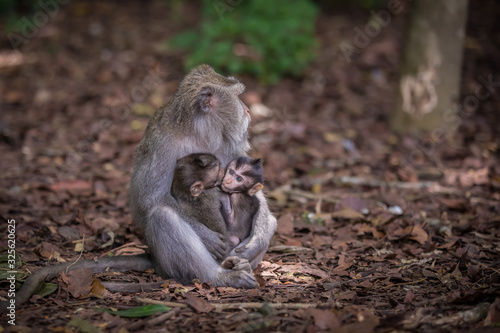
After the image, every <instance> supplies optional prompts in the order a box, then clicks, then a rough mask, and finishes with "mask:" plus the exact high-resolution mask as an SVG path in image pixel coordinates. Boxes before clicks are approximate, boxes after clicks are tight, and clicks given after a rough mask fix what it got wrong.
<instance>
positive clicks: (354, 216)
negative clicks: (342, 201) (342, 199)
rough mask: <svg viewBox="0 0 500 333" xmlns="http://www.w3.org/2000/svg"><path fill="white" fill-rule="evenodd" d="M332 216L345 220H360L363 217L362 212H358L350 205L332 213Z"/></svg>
mask: <svg viewBox="0 0 500 333" xmlns="http://www.w3.org/2000/svg"><path fill="white" fill-rule="evenodd" d="M332 216H333V217H334V218H335V217H336V218H341V219H346V220H362V219H364V218H365V217H364V216H363V214H361V213H358V212H357V211H355V210H354V209H352V208H350V207H344V208H342V209H341V210H339V211H337V212H334V213H332Z"/></svg>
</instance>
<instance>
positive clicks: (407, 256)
mask: <svg viewBox="0 0 500 333" xmlns="http://www.w3.org/2000/svg"><path fill="white" fill-rule="evenodd" d="M472 3H474V2H472ZM61 6H62V7H61V9H60V11H59V12H58V13H57V15H55V16H54V17H53V18H50V21H49V23H48V24H47V25H46V26H45V27H43V28H41V29H40V30H39V31H38V34H37V36H35V37H33V38H30V39H29V40H28V42H27V43H26V44H25V45H23V46H22V49H21V50H22V52H21V53H15V52H13V51H12V47H11V46H10V44H9V41H8V40H7V38H3V39H1V40H0V108H1V113H0V154H1V156H2V157H1V159H0V169H1V170H2V172H1V175H0V184H1V186H0V215H1V219H2V222H1V224H0V234H1V235H2V236H1V241H2V242H1V243H0V245H1V248H2V254H3V253H7V245H8V244H7V235H8V232H9V229H8V223H7V221H9V220H15V223H16V229H15V237H16V243H15V245H16V247H15V250H16V251H17V254H18V255H19V256H20V257H21V258H22V260H23V262H24V263H23V264H22V266H21V267H20V272H21V273H20V274H19V276H18V278H19V279H21V277H25V276H26V275H27V274H29V273H30V272H33V271H35V270H36V269H37V268H40V267H43V266H47V265H54V264H55V263H57V262H65V261H70V260H75V259H78V258H80V256H81V257H82V258H86V259H90V258H99V257H102V256H107V255H110V254H113V255H126V254H134V253H143V252H144V251H145V247H144V245H143V244H142V243H141V241H140V240H139V238H138V237H137V236H136V235H135V234H134V230H133V228H132V221H131V217H130V212H129V209H128V206H127V186H128V182H129V179H130V172H131V169H132V166H133V161H134V150H135V148H136V146H137V144H138V142H139V140H140V139H141V137H142V134H143V131H144V129H145V126H146V124H147V122H148V119H149V117H150V115H151V114H152V113H153V112H154V110H155V109H156V108H158V107H159V106H160V105H162V104H164V103H165V102H167V101H168V100H169V99H170V98H171V97H172V96H173V94H174V92H175V90H176V88H177V86H178V84H179V82H180V80H181V79H182V77H183V75H184V71H183V68H182V54H181V53H178V52H173V51H167V50H166V49H165V47H164V45H165V41H166V40H167V39H168V38H170V37H172V36H174V35H175V34H176V33H178V32H179V31H181V30H182V29H183V28H184V27H186V26H192V25H194V24H195V23H196V22H198V18H199V13H198V11H197V10H196V9H195V8H192V7H189V5H186V6H184V7H183V8H182V9H181V13H177V14H176V15H178V16H179V17H183V20H182V22H179V20H178V19H177V20H176V19H175V18H172V19H169V15H171V14H169V13H171V11H170V10H169V7H168V3H167V2H165V1H151V2H148V5H147V6H141V5H140V2H133V1H130V2H125V5H124V4H123V3H120V2H115V1H109V2H99V3H97V2H84V1H74V2H70V3H68V4H67V5H61ZM472 6H473V7H472V8H471V12H470V16H469V27H468V29H467V38H466V48H465V60H464V66H463V82H462V88H461V91H462V97H466V96H473V95H474V93H475V92H476V91H477V89H489V90H488V92H489V94H488V95H487V98H485V99H483V100H482V101H481V102H480V104H479V105H478V107H477V109H476V110H475V111H474V112H472V113H463V114H460V117H459V118H458V121H459V122H460V124H461V125H460V128H459V131H458V132H457V135H456V136H455V137H454V138H453V140H451V141H448V142H439V143H438V142H434V141H432V140H431V139H430V138H420V139H416V138H413V137H411V136H406V135H395V134H394V133H391V132H390V130H389V128H388V119H389V117H390V110H391V107H392V105H393V102H394V91H395V86H396V82H397V78H398V75H397V69H398V61H399V54H400V48H401V43H402V41H403V30H404V23H405V17H404V15H400V16H395V17H393V20H392V21H391V23H390V24H389V25H388V26H387V27H385V28H384V29H382V31H381V33H380V34H379V35H378V36H376V37H374V38H373V40H371V41H370V43H369V45H368V46H367V47H366V48H364V49H362V50H360V52H359V54H357V55H356V56H354V57H353V59H352V61H351V62H350V63H348V62H347V61H346V58H345V57H344V55H343V54H342V53H341V51H340V49H339V44H340V42H341V41H350V42H352V40H353V38H354V35H355V32H354V30H353V29H354V28H355V27H360V28H363V27H364V26H365V24H366V23H367V22H368V20H369V14H368V13H366V12H362V11H356V10H338V9H336V8H332V9H330V10H324V11H323V12H322V14H321V15H320V18H319V20H318V24H317V37H318V39H319V40H320V42H321V49H320V51H319V55H318V59H317V61H316V62H315V63H314V64H313V65H312V66H311V68H310V70H309V71H308V72H307V73H306V74H305V76H304V78H302V79H291V78H285V79H283V80H282V81H281V82H279V83H278V84H276V85H273V86H268V87H264V86H262V85H260V84H259V83H258V82H257V81H256V80H254V79H252V78H249V77H241V78H240V79H241V80H242V81H243V82H244V83H245V84H246V85H247V90H246V93H245V94H244V95H243V99H244V101H245V102H246V103H247V105H249V106H250V108H251V111H252V116H253V119H252V124H251V128H250V133H251V143H252V145H253V150H252V152H251V153H252V155H254V156H259V157H262V158H263V159H264V164H265V168H264V175H265V178H266V183H265V192H266V194H267V196H268V198H269V201H270V206H271V209H272V210H273V212H274V214H275V215H276V217H277V218H278V230H277V232H276V235H275V237H274V238H273V240H272V244H271V246H270V248H269V253H268V254H267V255H266V257H265V258H264V261H263V262H262V265H261V266H260V268H259V269H258V270H257V272H256V274H257V275H258V276H259V278H258V280H259V283H260V287H259V288H258V289H252V290H237V289H232V288H214V287H211V286H210V285H208V284H203V285H200V284H195V285H191V286H183V285H180V284H178V283H176V282H174V281H168V282H167V283H166V284H164V285H163V287H162V288H159V289H158V290H157V291H154V292H142V293H125V292H122V293H110V292H108V291H106V290H105V289H102V288H99V286H100V285H101V283H100V281H115V282H129V283H138V282H141V283H145V282H156V281H161V279H160V278H159V277H158V276H156V275H155V274H154V273H153V272H143V273H138V272H131V273H120V274H117V273H111V272H110V273H102V274H97V275H96V276H94V278H95V279H93V278H92V277H91V275H90V273H88V272H87V273H85V272H80V273H79V274H73V275H72V274H61V275H60V276H59V277H58V278H57V279H54V280H53V281H52V283H53V284H52V285H50V284H49V285H46V287H47V288H49V289H50V288H53V289H52V290H55V292H53V293H51V294H49V295H46V296H43V297H42V296H40V295H34V296H33V297H32V298H31V299H30V300H29V301H28V302H27V303H26V304H24V305H22V306H19V307H18V308H17V309H16V312H15V316H16V317H15V321H16V326H11V325H9V324H8V323H7V320H8V319H9V318H7V317H6V316H5V314H2V317H1V318H2V320H1V322H0V325H1V326H0V331H6V332H48V331H52V332H73V331H81V332H99V331H109V332H127V331H129V332H133V331H147V332H155V331H175V332H200V331H207V332H210V331H213V332H220V331H221V330H222V329H223V330H224V331H227V332H231V331H259V332H260V331H273V332H277V331H302V332H317V331H329V330H335V331H336V332H363V333H368V332H393V331H400V332H401V331H405V332H458V331H470V332H490V331H491V332H493V331H495V330H497V329H498V327H499V325H500V191H499V190H500V163H499V162H500V153H499V152H500V146H499V142H500V141H499V138H500V133H499V132H500V131H499V130H498V127H499V126H500V125H499V124H500V122H499V119H500V115H499V112H498V110H499V109H500V93H499V91H498V90H496V91H495V89H498V87H497V85H490V86H489V87H486V86H484V82H485V80H486V81H487V79H488V77H490V78H491V77H492V78H493V81H495V80H497V78H498V73H499V69H500V63H499V61H498V60H499V59H500V47H499V44H500V43H499V37H498V36H499V35H498V31H500V29H499V28H500V27H499V23H498V20H497V18H498V16H499V15H500V5H499V4H498V3H497V2H495V1H493V0H489V1H484V2H480V4H479V5H478V4H477V3H476V4H472ZM235 10H237V9H235ZM485 13H487V14H486V15H485ZM172 16H173V15H172ZM4 37H5V36H4ZM491 75H492V76H491ZM481 87H482V88H481ZM484 91H486V90H484ZM462 100H463V99H462ZM82 243H83V247H82ZM82 249H83V254H82ZM1 258H2V260H1V261H2V262H3V263H5V260H6V259H5V258H4V257H1ZM3 267H5V265H4V266H3ZM3 277H5V275H3ZM54 283H55V284H54ZM0 286H1V290H0V298H1V299H2V300H5V299H8V289H9V282H7V281H6V280H2V281H1V282H0ZM92 286H94V289H92V290H91V287H92ZM154 301H165V302H171V303H174V304H173V307H172V304H170V305H171V307H172V309H173V310H171V311H169V312H167V313H166V314H165V313H155V314H152V315H149V316H147V317H143V318H127V317H123V316H118V315H115V314H111V313H108V312H102V309H107V310H124V309H131V308H135V307H138V306H143V305H146V304H149V303H152V302H154ZM255 303H257V305H255ZM230 304H233V305H232V306H230Z"/></svg>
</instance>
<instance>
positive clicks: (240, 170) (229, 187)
mask: <svg viewBox="0 0 500 333" xmlns="http://www.w3.org/2000/svg"><path fill="white" fill-rule="evenodd" d="M248 171H251V167H250V166H249V165H248V164H243V165H237V163H236V162H235V160H233V161H231V163H229V165H228V166H227V169H226V173H225V175H224V178H223V179H222V184H221V188H222V190H223V191H224V192H227V193H239V192H246V191H247V190H248V189H250V188H251V187H252V186H253V185H254V183H255V181H254V179H253V178H252V177H251V176H250V175H249V174H248Z"/></svg>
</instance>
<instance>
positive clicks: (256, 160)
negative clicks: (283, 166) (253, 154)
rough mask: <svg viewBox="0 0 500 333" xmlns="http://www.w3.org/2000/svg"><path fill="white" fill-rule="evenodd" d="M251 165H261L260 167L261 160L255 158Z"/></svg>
mask: <svg viewBox="0 0 500 333" xmlns="http://www.w3.org/2000/svg"><path fill="white" fill-rule="evenodd" d="M252 165H261V166H262V159H260V158H256V159H254V160H253V161H252Z"/></svg>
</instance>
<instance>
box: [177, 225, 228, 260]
mask: <svg viewBox="0 0 500 333" xmlns="http://www.w3.org/2000/svg"><path fill="white" fill-rule="evenodd" d="M186 222H187V223H188V224H189V225H190V226H191V228H193V230H194V232H196V234H197V235H198V236H199V237H200V239H201V241H202V243H203V245H205V247H206V248H207V250H208V252H210V254H211V255H212V257H213V258H214V259H215V260H220V259H223V258H224V256H225V254H226V237H225V235H223V234H221V233H218V232H216V231H214V230H210V229H209V228H208V227H207V226H206V225H204V224H202V223H200V222H198V221H194V220H190V219H186Z"/></svg>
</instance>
